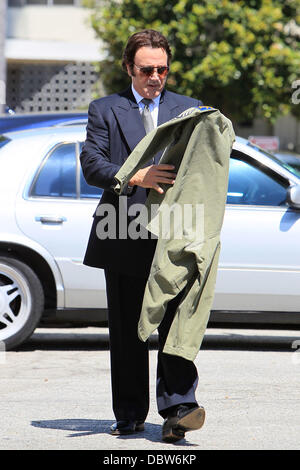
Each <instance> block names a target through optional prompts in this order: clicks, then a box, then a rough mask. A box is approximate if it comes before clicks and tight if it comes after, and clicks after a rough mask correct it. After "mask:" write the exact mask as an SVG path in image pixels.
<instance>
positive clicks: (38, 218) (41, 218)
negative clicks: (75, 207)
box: [35, 215, 67, 224]
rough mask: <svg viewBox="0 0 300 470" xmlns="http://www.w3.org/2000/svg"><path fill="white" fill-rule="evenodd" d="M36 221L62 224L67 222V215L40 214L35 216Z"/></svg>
mask: <svg viewBox="0 0 300 470" xmlns="http://www.w3.org/2000/svg"><path fill="white" fill-rule="evenodd" d="M35 220H36V222H41V223H42V224H62V223H63V222H66V220H67V218H66V217H60V216H59V217H57V216H51V215H39V216H36V217H35Z"/></svg>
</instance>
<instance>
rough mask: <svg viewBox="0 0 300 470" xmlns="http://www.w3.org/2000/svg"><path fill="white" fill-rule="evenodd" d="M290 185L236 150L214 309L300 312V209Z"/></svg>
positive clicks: (233, 158)
mask: <svg viewBox="0 0 300 470" xmlns="http://www.w3.org/2000/svg"><path fill="white" fill-rule="evenodd" d="M287 185H288V182H287V180H286V181H285V180H284V179H283V178H282V177H280V176H279V175H276V173H275V172H274V171H270V169H268V168H267V167H266V166H265V165H261V164H260V163H259V162H258V161H255V160H254V159H251V158H249V156H248V155H247V154H246V153H243V152H234V151H233V153H232V158H231V164H230V175H229V186H228V196H227V207H226V211H225V217H224V224H223V228H222V233H221V243H222V247H221V254H220V260H219V270H218V276H217V283H216V295H215V300H214V305H213V309H214V310H244V311H245V310H248V311H251V310H260V311H296V312H297V311H298V312H299V311H300V248H299V240H300V212H298V211H296V210H293V209H291V208H289V207H288V205H287V204H286V189H287Z"/></svg>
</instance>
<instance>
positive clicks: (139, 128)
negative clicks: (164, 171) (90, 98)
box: [112, 87, 180, 161]
mask: <svg viewBox="0 0 300 470" xmlns="http://www.w3.org/2000/svg"><path fill="white" fill-rule="evenodd" d="M112 111H113V113H114V115H115V117H116V119H117V121H118V123H119V126H120V128H121V131H122V133H123V135H124V137H125V139H126V142H127V144H128V146H129V148H130V151H133V149H134V148H135V147H136V145H137V144H138V143H139V142H140V140H142V138H143V137H145V135H146V132H145V129H144V125H143V121H142V119H141V115H140V112H139V107H138V104H137V103H136V101H135V98H134V96H133V93H132V91H131V87H129V88H128V89H127V90H125V91H124V92H123V93H120V100H119V102H118V104H116V105H114V106H112ZM179 112H180V109H179V106H178V105H177V104H176V103H175V104H174V101H173V100H172V94H171V93H169V92H168V91H167V90H163V92H162V94H161V98H160V103H159V112H158V123H157V124H158V125H160V124H163V123H164V122H167V121H169V120H170V119H172V118H173V117H175V116H177V114H179ZM160 155H161V152H159V154H158V157H157V158H156V159H155V160H156V161H158V158H159V157H160Z"/></svg>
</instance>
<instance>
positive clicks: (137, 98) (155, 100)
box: [131, 84, 161, 106]
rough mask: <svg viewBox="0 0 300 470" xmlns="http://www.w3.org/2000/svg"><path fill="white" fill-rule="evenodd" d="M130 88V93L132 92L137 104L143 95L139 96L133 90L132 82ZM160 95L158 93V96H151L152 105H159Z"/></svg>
mask: <svg viewBox="0 0 300 470" xmlns="http://www.w3.org/2000/svg"><path fill="white" fill-rule="evenodd" d="M131 89H132V93H133V96H134V97H135V100H136V102H137V104H139V103H140V101H141V100H142V99H143V96H141V95H140V94H139V93H138V92H137V91H136V90H135V88H134V87H133V85H132V84H131ZM160 96H161V95H158V96H156V98H153V103H154V106H158V105H159V100H160Z"/></svg>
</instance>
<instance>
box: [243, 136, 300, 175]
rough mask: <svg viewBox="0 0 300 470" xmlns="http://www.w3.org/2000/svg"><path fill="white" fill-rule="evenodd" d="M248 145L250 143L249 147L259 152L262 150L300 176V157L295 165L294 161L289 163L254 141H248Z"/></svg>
mask: <svg viewBox="0 0 300 470" xmlns="http://www.w3.org/2000/svg"><path fill="white" fill-rule="evenodd" d="M247 145H249V147H252V148H254V149H255V150H257V151H258V152H261V153H263V154H264V155H267V157H269V158H271V159H272V160H273V161H274V162H276V163H278V165H280V166H282V167H283V168H285V169H286V170H288V171H290V172H291V173H293V175H295V176H297V177H298V178H300V168H299V163H300V159H299V163H298V165H296V162H295V165H293V164H292V163H288V162H286V161H284V159H281V158H279V157H276V156H275V155H273V153H270V152H267V151H266V150H264V149H262V148H260V147H258V146H257V145H255V144H253V143H252V142H247Z"/></svg>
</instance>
